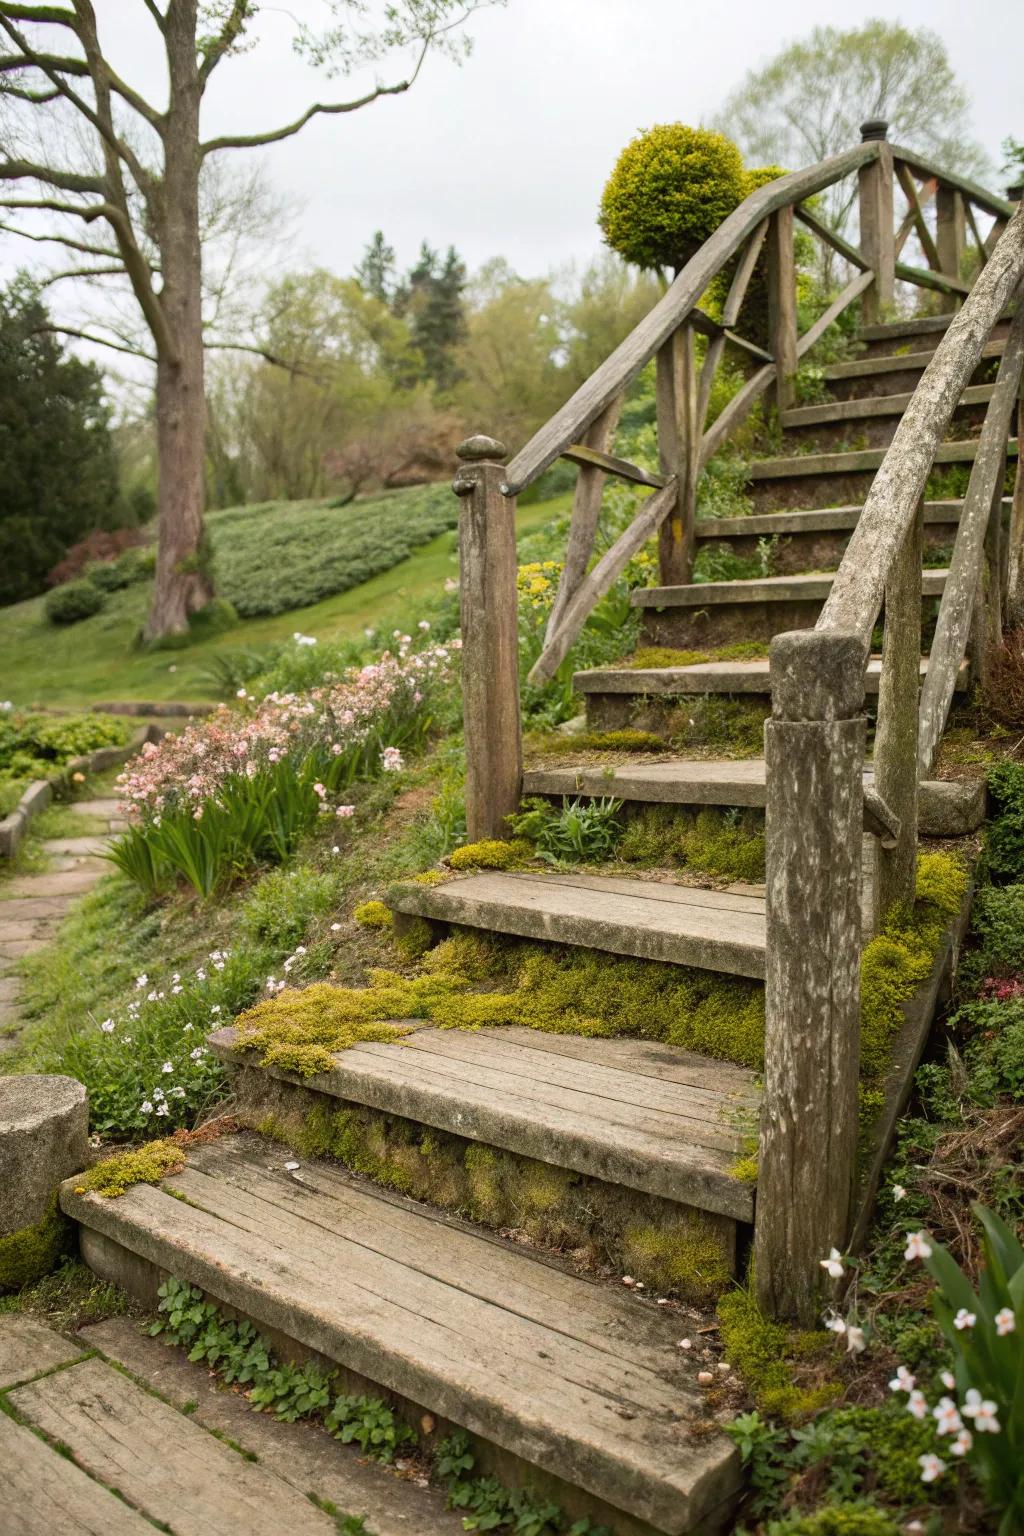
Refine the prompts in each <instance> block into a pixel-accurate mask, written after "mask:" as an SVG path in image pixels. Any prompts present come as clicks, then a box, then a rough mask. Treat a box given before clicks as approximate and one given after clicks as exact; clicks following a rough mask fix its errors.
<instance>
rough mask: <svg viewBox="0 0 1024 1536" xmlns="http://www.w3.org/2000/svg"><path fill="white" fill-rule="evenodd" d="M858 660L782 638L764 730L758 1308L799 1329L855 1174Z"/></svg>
mask: <svg viewBox="0 0 1024 1536" xmlns="http://www.w3.org/2000/svg"><path fill="white" fill-rule="evenodd" d="M862 657H863V650H862V649H861V647H860V644H859V642H858V641H857V640H856V638H855V637H849V636H841V635H835V634H831V635H820V634H816V633H814V632H813V631H812V632H807V633H804V632H799V633H797V634H793V635H786V636H778V637H776V640H775V641H774V642H773V646H772V674H773V717H772V719H771V720H770V721H768V723H767V724H766V726H765V761H766V764H767V785H768V803H767V811H766V829H767V871H768V881H767V930H768V934H769V935H770V938H769V942H768V946H767V965H766V972H765V1011H766V1022H765V1074H764V1098H763V1101H762V1111H761V1134H760V1152H759V1159H758V1199H757V1209H756V1212H755V1228H754V1254H755V1265H756V1275H757V1292H758V1298H759V1300H760V1303H761V1305H762V1307H764V1309H765V1310H766V1311H767V1312H768V1313H769V1314H770V1315H771V1316H774V1317H787V1318H794V1319H796V1320H797V1321H798V1322H800V1323H801V1324H803V1325H804V1326H810V1325H811V1324H814V1323H816V1322H817V1321H818V1319H819V1317H820V1313H821V1296H822V1290H823V1286H822V1277H823V1271H822V1269H821V1267H820V1264H819V1260H820V1259H821V1258H822V1256H823V1255H826V1254H827V1253H828V1251H829V1249H830V1248H831V1247H833V1246H835V1247H837V1248H840V1249H842V1248H843V1247H844V1246H845V1240H846V1236H847V1233H848V1230H849V1223H850V1217H851V1205H852V1197H853V1185H854V1170H855V1166H856V1154H857V1081H858V1067H859V1064H858V1055H859V1035H860V949H861V818H862V809H861V804H862V772H863V762H864V743H865V722H864V718H863V714H862V713H861V710H862V697H863V695H862V692H861V689H860V684H859V678H860V676H861V675H862V672H861V666H862ZM812 711H813V713H812ZM815 716H817V718H815Z"/></svg>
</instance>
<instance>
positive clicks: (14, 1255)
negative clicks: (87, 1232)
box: [0, 1191, 71, 1296]
mask: <svg viewBox="0 0 1024 1536" xmlns="http://www.w3.org/2000/svg"><path fill="white" fill-rule="evenodd" d="M70 1240H71V1224H70V1222H69V1221H68V1220H67V1218H66V1217H65V1216H64V1215H63V1214H62V1212H61V1210H60V1208H59V1207H58V1205H57V1195H56V1191H55V1192H54V1194H53V1196H52V1198H51V1200H50V1203H49V1205H48V1206H47V1209H46V1213H45V1214H44V1216H43V1217H42V1220H40V1221H37V1222H36V1223H35V1224H34V1225H32V1226H28V1227H21V1228H20V1229H19V1230H18V1231H17V1232H9V1233H8V1234H7V1235H6V1236H5V1237H0V1296H4V1295H7V1294H8V1293H9V1292H12V1291H20V1290H21V1289H22V1288H23V1287H24V1286H26V1285H32V1284H33V1283H34V1282H35V1281H36V1280H39V1279H41V1278H42V1276H43V1275H48V1274H49V1273H50V1271H51V1270H52V1269H56V1267H57V1264H58V1262H59V1260H60V1259H61V1258H62V1257H63V1255H64V1254H65V1253H67V1252H68V1250H69V1247H70Z"/></svg>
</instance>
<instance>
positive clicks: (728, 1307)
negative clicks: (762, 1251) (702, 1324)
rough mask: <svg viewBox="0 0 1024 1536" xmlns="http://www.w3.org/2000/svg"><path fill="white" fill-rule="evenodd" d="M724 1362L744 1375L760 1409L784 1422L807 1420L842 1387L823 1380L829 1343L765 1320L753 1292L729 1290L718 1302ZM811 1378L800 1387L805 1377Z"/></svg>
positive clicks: (820, 1335)
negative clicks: (822, 1372) (822, 1369)
mask: <svg viewBox="0 0 1024 1536" xmlns="http://www.w3.org/2000/svg"><path fill="white" fill-rule="evenodd" d="M718 1321H719V1324H720V1326H721V1331H722V1345H723V1347H724V1350H725V1358H726V1359H727V1360H728V1361H729V1362H730V1364H731V1365H732V1366H733V1367H734V1369H735V1370H737V1371H738V1372H739V1374H740V1375H741V1376H742V1378H743V1380H744V1382H745V1383H746V1386H747V1389H748V1390H749V1392H750V1395H751V1396H752V1397H753V1399H754V1401H755V1402H756V1404H757V1406H758V1408H759V1409H760V1410H761V1412H762V1413H764V1414H765V1415H766V1416H767V1417H769V1418H777V1419H783V1420H784V1421H785V1422H786V1423H793V1422H795V1421H797V1420H800V1419H804V1418H807V1417H808V1416H809V1415H810V1414H812V1413H817V1412H819V1410H820V1409H822V1408H824V1407H826V1406H827V1405H828V1404H829V1403H831V1402H833V1401H834V1400H835V1398H836V1397H838V1395H839V1393H840V1390H841V1389H840V1386H839V1383H838V1382H834V1381H828V1380H825V1381H822V1380H820V1379H817V1380H815V1379H813V1378H815V1377H818V1378H820V1376H821V1366H822V1364H823V1362H824V1361H825V1360H826V1359H827V1358H828V1356H829V1352H830V1349H831V1339H830V1337H829V1336H828V1335H827V1334H824V1333H803V1332H800V1331H798V1330H797V1329H795V1328H788V1327H787V1326H786V1325H785V1324H784V1323H772V1322H769V1320H768V1319H767V1318H766V1317H765V1316H764V1314H763V1312H762V1311H761V1309H760V1307H759V1306H758V1304H757V1300H756V1298H755V1296H754V1292H753V1288H752V1287H751V1288H750V1289H741V1290H734V1291H729V1292H728V1293H727V1294H726V1295H725V1296H723V1297H722V1299H721V1300H720V1301H719V1303H718ZM802 1377H803V1378H807V1379H806V1382H802V1381H801V1378H802Z"/></svg>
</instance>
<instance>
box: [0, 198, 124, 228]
mask: <svg viewBox="0 0 1024 1536" xmlns="http://www.w3.org/2000/svg"><path fill="white" fill-rule="evenodd" d="M0 208H37V209H39V211H40V212H41V213H71V214H74V216H75V217H76V218H78V219H84V220H85V222H86V223H87V224H91V223H92V222H93V220H94V219H102V218H106V217H108V216H109V215H110V214H111V213H113V214H116V213H117V209H116V208H111V207H110V205H109V204H108V203H62V202H60V201H59V200H58V199H57V198H54V197H0Z"/></svg>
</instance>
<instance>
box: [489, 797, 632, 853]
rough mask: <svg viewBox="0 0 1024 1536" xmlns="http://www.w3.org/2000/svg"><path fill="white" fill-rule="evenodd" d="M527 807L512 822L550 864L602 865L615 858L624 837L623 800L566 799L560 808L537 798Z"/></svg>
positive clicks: (513, 827)
mask: <svg viewBox="0 0 1024 1536" xmlns="http://www.w3.org/2000/svg"><path fill="white" fill-rule="evenodd" d="M525 805H526V809H525V810H523V811H522V812H520V813H519V814H518V815H516V816H512V817H510V818H509V819H510V821H511V824H512V830H513V831H514V832H515V834H516V836H517V837H523V838H527V839H528V840H529V841H530V842H532V843H533V844H535V846H536V849H537V857H538V858H540V859H545V860H546V861H547V862H548V863H549V864H600V863H603V862H605V861H607V860H608V859H610V858H612V857H613V855H614V853H615V848H616V845H617V844H618V841H619V838H620V837H621V836H622V827H621V825H620V823H619V821H618V819H617V818H618V815H619V812H620V811H621V809H622V801H621V800H614V799H612V798H611V797H605V798H603V799H600V800H582V799H577V800H567V799H563V801H562V804H561V807H560V808H558V807H556V806H553V805H551V804H550V803H549V802H548V801H547V800H544V799H541V798H540V797H536V798H532V799H529V800H527V801H526V802H525Z"/></svg>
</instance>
